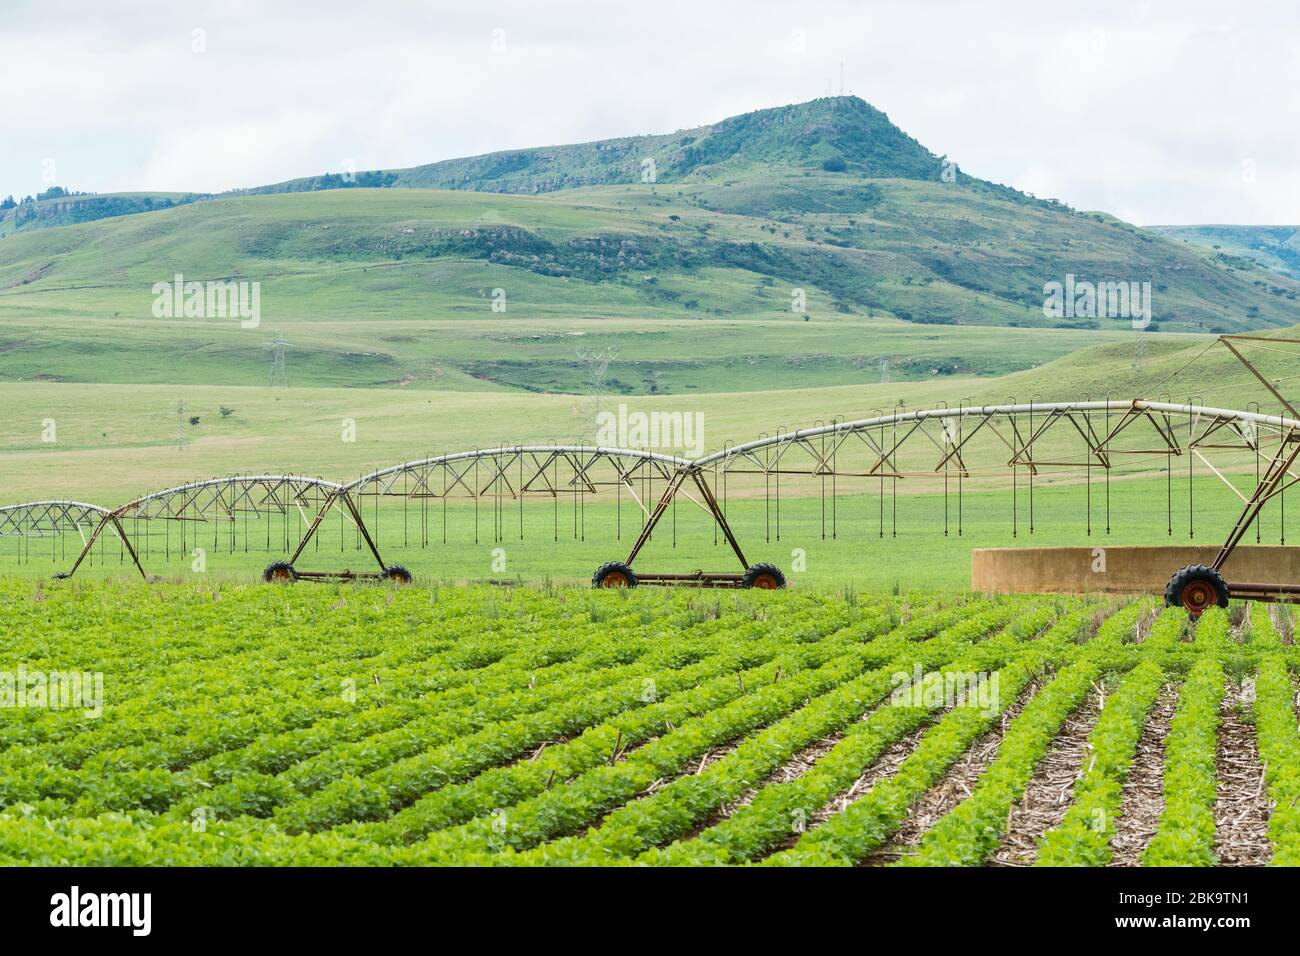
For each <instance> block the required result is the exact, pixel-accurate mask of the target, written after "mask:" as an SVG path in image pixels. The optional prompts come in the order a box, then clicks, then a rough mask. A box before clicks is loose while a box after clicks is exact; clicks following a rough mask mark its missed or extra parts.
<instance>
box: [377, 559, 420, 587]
mask: <svg viewBox="0 0 1300 956" xmlns="http://www.w3.org/2000/svg"><path fill="white" fill-rule="evenodd" d="M379 576H380V577H381V578H383V579H384V580H385V581H392V582H393V583H394V584H396V585H399V586H401V585H407V584H410V583H411V581H412V580H414V579H413V578H412V577H411V572H410V571H408V570H407V569H406V568H405V566H403V565H400V564H390V565H389V566H388V567H386V568H384V570H383V572H382V573H381V574H380V575H379Z"/></svg>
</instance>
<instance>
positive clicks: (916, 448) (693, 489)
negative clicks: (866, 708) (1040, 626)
mask: <svg viewBox="0 0 1300 956" xmlns="http://www.w3.org/2000/svg"><path fill="white" fill-rule="evenodd" d="M1288 407H1289V406H1288ZM1227 452H1231V453H1233V454H1237V455H1240V454H1242V453H1245V454H1247V455H1251V456H1253V457H1254V459H1255V461H1256V472H1257V479H1258V480H1257V482H1256V487H1255V489H1254V491H1253V492H1252V493H1250V494H1244V493H1243V492H1242V491H1240V490H1239V489H1238V488H1237V487H1236V486H1235V485H1234V484H1233V483H1232V482H1231V481H1230V480H1229V478H1228V477H1227V475H1226V473H1225V471H1226V468H1221V467H1220V466H1219V465H1216V464H1215V463H1214V461H1213V458H1214V456H1216V455H1217V454H1219V453H1227ZM1298 455H1300V417H1282V416H1277V415H1265V414H1261V413H1260V412H1258V411H1239V410H1233V409H1223V408H1215V407H1209V406H1203V405H1199V404H1192V403H1187V404H1175V403H1170V402H1164V401H1146V400H1142V399H1136V400H1131V401H1071V402H1052V403H1043V402H1031V403H1027V404H1026V403H1014V402H1012V403H1008V404H1002V405H982V406H956V407H947V406H940V407H937V408H932V409H924V410H917V411H906V410H904V409H902V408H898V409H895V410H894V411H892V412H884V411H882V412H880V413H879V414H877V415H874V416H872V417H870V418H865V419H859V420H854V421H833V422H830V423H828V424H822V425H817V426H814V427H811V428H804V429H799V430H796V431H790V432H785V431H778V432H777V433H776V434H774V435H770V436H765V437H762V438H759V439H756V440H754V441H751V442H747V443H744V444H741V445H736V446H732V447H728V448H726V449H724V450H722V451H718V452H715V453H713V454H710V455H705V456H703V457H701V458H697V459H687V458H679V457H675V456H672V455H665V454H658V453H654V452H649V451H643V450H637V449H626V448H610V447H602V446H585V445H517V446H504V447H499V448H492V449H479V450H473V451H465V452H459V453H456V454H450V455H441V456H436V457H429V458H422V459H418V460H414V461H408V462H404V463H401V464H397V465H393V466H391V467H388V468H384V469H381V470H379V471H375V472H372V473H371V474H367V475H363V476H361V477H359V478H358V479H356V480H354V481H351V482H347V483H340V482H333V481H327V480H325V479H322V478H312V477H306V476H295V475H251V476H231V477H226V478H216V479H211V480H207V481H199V482H193V483H190V484H185V485H180V486H177V487H174V488H168V489H164V490H162V491H157V492H154V493H152V494H148V495H145V496H144V497H141V498H138V499H135V500H134V501H131V502H128V503H127V504H125V505H122V506H120V507H118V508H115V509H107V508H103V507H100V506H97V505H88V504H82V503H78V502H71V501H45V502H33V503H28V504H22V505H11V506H9V507H6V508H0V536H5V535H43V534H54V533H62V532H66V531H72V530H75V531H77V532H78V533H80V534H81V536H82V538H83V540H84V547H83V548H82V551H81V553H80V555H79V556H78V558H77V560H76V563H74V564H73V566H72V568H71V569H70V570H69V571H68V572H65V573H64V574H63V575H61V576H63V577H66V576H70V575H71V574H73V573H74V572H75V571H76V570H77V568H78V567H79V566H80V565H81V563H82V561H83V560H84V559H85V557H86V556H87V555H88V554H89V553H90V551H91V549H92V548H93V547H94V545H95V542H96V540H97V539H98V538H100V536H101V535H102V534H103V533H104V532H105V531H106V530H109V529H111V530H112V531H113V532H114V533H116V535H117V536H119V537H120V538H121V539H122V541H123V543H124V545H125V546H126V550H127V551H128V552H129V553H130V555H131V558H132V560H133V562H134V563H135V565H136V567H137V569H139V571H140V573H141V575H145V570H144V567H143V564H142V562H141V558H140V556H139V554H138V552H137V549H136V548H135V547H134V546H133V545H132V541H131V538H132V535H131V534H130V533H128V531H127V528H126V524H127V523H131V524H132V525H133V526H136V525H138V523H139V522H146V523H148V522H153V521H168V522H183V523H187V524H189V525H191V526H197V525H208V526H209V527H215V528H217V529H218V531H217V532H214V533H219V530H220V528H222V527H225V528H226V529H228V530H229V533H230V534H231V535H232V536H233V533H234V524H235V523H236V522H237V521H239V520H241V519H243V520H248V519H250V518H251V519H259V518H268V517H274V516H281V517H282V518H283V519H284V527H285V528H286V532H285V534H286V536H287V535H288V531H287V528H288V522H289V519H290V517H292V518H293V519H294V520H295V521H297V522H301V524H300V526H301V527H303V528H305V530H304V531H303V532H302V534H301V537H300V538H299V540H298V544H297V548H296V550H294V551H292V553H291V557H289V559H288V563H289V564H290V565H292V564H293V562H295V561H297V560H298V559H299V557H300V556H301V555H302V553H303V551H304V549H305V548H306V547H307V545H308V543H309V542H310V541H311V540H312V538H313V536H314V535H315V534H316V533H317V531H318V530H319V528H320V526H321V524H322V522H323V521H324V520H325V518H326V517H327V516H328V515H329V514H330V513H331V512H337V513H339V514H341V515H342V516H343V518H344V520H345V521H347V522H350V523H351V524H353V525H355V528H356V531H357V534H358V536H359V538H360V540H361V541H364V543H365V545H366V547H367V549H368V550H369V552H370V554H371V556H372V557H373V558H374V560H375V562H376V564H377V565H378V567H379V573H380V574H382V573H383V572H384V571H385V570H386V567H387V566H386V565H385V563H384V560H383V558H382V556H381V553H380V549H379V546H378V544H377V541H376V535H372V532H371V529H370V527H369V526H368V525H367V522H366V520H365V518H364V510H365V508H364V504H365V501H366V500H367V499H373V500H374V502H375V504H376V511H375V514H376V521H377V515H378V508H377V505H378V501H379V500H380V499H384V498H387V499H394V500H395V499H401V500H403V501H407V502H425V501H429V500H442V501H444V502H445V501H447V500H449V499H457V498H460V499H467V500H474V501H476V502H479V501H485V500H489V501H491V502H492V503H493V506H494V510H493V514H494V519H495V520H496V521H497V522H503V521H504V520H505V507H506V503H507V502H512V503H517V505H518V507H519V509H520V519H519V520H520V526H521V529H522V521H523V518H522V508H523V502H524V501H525V500H526V499H549V500H552V501H555V502H557V503H558V501H559V500H560V499H561V498H568V497H570V496H572V497H573V498H575V499H579V498H585V496H588V495H593V496H594V495H598V494H602V493H604V494H608V493H610V492H611V491H612V492H613V493H615V494H617V495H619V496H621V495H623V494H627V495H628V497H629V499H630V500H631V501H633V502H634V503H635V505H636V506H637V508H638V509H639V510H640V511H641V513H642V515H643V525H642V528H641V531H640V534H639V536H638V538H637V540H636V542H635V544H634V545H633V547H632V550H631V552H630V554H629V555H628V558H627V562H626V563H627V565H629V566H630V565H631V564H632V562H633V561H634V560H635V559H636V557H637V556H638V554H639V553H640V552H641V550H642V548H643V547H644V545H645V544H646V542H647V541H648V540H649V539H650V536H651V534H652V532H653V531H654V529H655V527H656V525H657V524H658V523H659V522H660V520H661V519H662V518H663V516H664V514H665V512H666V511H667V510H668V508H669V507H670V506H671V505H672V504H673V503H674V502H675V501H676V500H677V499H678V497H679V496H680V497H681V498H682V499H684V500H686V501H688V502H690V503H692V504H695V505H697V506H698V507H700V508H701V509H703V510H704V511H705V512H706V513H708V514H709V515H710V516H711V518H712V519H713V521H714V522H716V526H717V528H718V529H719V530H720V531H721V533H722V534H723V536H724V537H725V538H726V541H727V543H728V544H729V546H730V547H731V549H732V550H733V552H734V553H735V555H736V558H737V559H738V560H739V562H740V565H741V567H742V568H745V567H747V565H748V562H747V559H746V557H745V554H744V552H743V550H742V548H741V545H740V543H739V541H738V540H737V538H736V535H735V534H734V533H733V530H732V528H731V526H730V525H729V524H728V522H727V516H726V507H725V504H721V503H720V502H719V498H718V495H717V494H716V492H715V489H718V488H721V489H723V496H724V500H725V488H726V485H727V482H728V481H729V480H748V481H750V482H756V483H758V484H759V485H761V486H762V487H763V488H764V490H765V493H767V492H770V489H771V487H772V485H773V484H775V486H776V488H777V493H778V495H779V489H780V481H781V479H782V478H783V477H787V476H800V477H804V478H811V479H818V480H820V481H822V482H823V483H825V482H826V481H830V482H831V484H832V496H833V495H834V494H835V483H836V482H837V481H839V480H841V479H877V480H879V481H880V482H882V487H883V482H885V481H889V482H891V484H893V485H894V486H895V487H896V483H897V481H898V480H904V479H909V478H922V477H927V478H931V479H935V478H938V479H942V480H943V482H944V485H943V487H944V491H945V496H946V494H947V487H948V481H949V480H950V479H952V480H955V481H956V482H957V483H958V493H959V494H960V488H961V483H962V482H964V481H965V480H968V479H972V478H977V477H980V476H994V475H996V476H1001V477H1002V478H1005V477H1007V476H1008V475H1010V476H1011V477H1012V480H1013V489H1014V488H1016V487H1017V485H1016V484H1015V482H1018V481H1019V480H1021V479H1020V476H1021V475H1024V476H1025V478H1026V479H1027V481H1028V482H1029V488H1030V495H1031V499H1030V500H1031V512H1030V513H1031V522H1032V487H1033V485H1032V482H1033V478H1034V476H1036V475H1038V474H1040V473H1042V472H1044V471H1046V470H1050V469H1069V470H1083V471H1085V472H1086V473H1087V474H1088V475H1089V480H1091V473H1092V470H1093V469H1097V470H1099V471H1100V472H1102V473H1103V474H1105V475H1106V476H1107V480H1109V474H1110V472H1111V470H1112V469H1114V468H1115V467H1117V463H1119V462H1120V461H1122V460H1124V458H1125V457H1128V458H1129V459H1130V460H1136V459H1151V458H1154V457H1160V458H1163V459H1165V461H1166V463H1167V466H1168V469H1169V471H1170V473H1171V474H1172V468H1173V461H1174V459H1181V460H1186V461H1187V462H1188V474H1189V476H1190V474H1191V466H1192V461H1193V459H1195V460H1196V461H1198V462H1200V463H1201V464H1202V465H1204V466H1205V468H1207V469H1208V470H1209V471H1211V472H1212V473H1213V474H1214V475H1215V476H1216V477H1218V478H1219V479H1220V480H1222V481H1223V482H1224V483H1225V484H1226V485H1227V486H1228V487H1229V488H1231V489H1232V491H1233V493H1234V494H1235V495H1237V496H1238V497H1239V498H1240V499H1241V501H1242V505H1243V508H1242V511H1241V514H1240V515H1239V517H1238V520H1237V522H1236V524H1235V525H1234V527H1233V529H1232V532H1231V533H1230V535H1229V538H1228V540H1227V541H1225V543H1224V546H1223V548H1222V549H1221V551H1220V555H1219V557H1218V559H1217V560H1216V562H1215V568H1216V569H1218V568H1219V567H1221V566H1222V564H1223V562H1224V561H1225V560H1226V559H1227V556H1228V555H1230V554H1231V552H1232V549H1233V548H1235V546H1236V544H1237V543H1238V542H1239V541H1240V540H1241V538H1242V536H1243V535H1244V534H1245V532H1246V530H1247V529H1248V528H1249V527H1250V525H1251V523H1252V522H1253V521H1254V519H1255V518H1256V517H1257V516H1258V514H1259V511H1260V509H1262V507H1263V506H1264V504H1265V503H1266V502H1267V501H1269V500H1270V499H1272V498H1273V497H1275V496H1277V495H1280V494H1282V493H1284V492H1285V490H1286V489H1287V488H1289V487H1290V486H1291V485H1293V484H1295V483H1296V481H1297V480H1300V476H1298V475H1297V474H1296V472H1295V471H1294V470H1293V466H1295V463H1296V458H1297V456H1298ZM1265 461H1266V462H1267V467H1263V468H1262V470H1261V464H1260V463H1262V462H1265ZM745 476H748V477H747V478H746V477H745ZM656 486H658V491H659V493H658V495H657V497H656V496H655V494H654V490H655V488H656ZM824 487H825V486H824V484H823V489H824ZM823 494H824V491H823ZM945 500H946V499H945ZM778 502H779V498H778ZM778 507H779V506H778ZM882 508H883V497H882ZM778 513H779V512H778ZM1090 520H1091V518H1090ZM223 523H224V525H223ZM476 526H477V525H476ZM86 529H90V532H91V533H90V535H89V537H87V536H86V534H85V531H86ZM778 534H779V531H778ZM267 538H268V547H269V544H270V521H268V522H267ZM287 550H288V549H287V548H286V551H287ZM345 573H346V574H348V575H351V572H345ZM371 576H374V575H371ZM653 577H654V578H656V579H662V580H663V581H667V580H669V579H692V580H695V581H697V582H699V583H708V582H709V581H711V582H712V583H726V584H730V583H736V582H737V581H738V580H739V579H740V575H736V574H716V575H704V576H701V575H700V574H699V573H697V574H695V575H655V576H653ZM706 579H708V580H707V581H706ZM1247 587H1255V586H1254V585H1251V586H1247ZM1260 587H1263V586H1260ZM1296 591H1297V592H1298V593H1300V587H1297V588H1296Z"/></svg>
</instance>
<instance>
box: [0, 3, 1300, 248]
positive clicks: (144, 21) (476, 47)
mask: <svg viewBox="0 0 1300 956" xmlns="http://www.w3.org/2000/svg"><path fill="white" fill-rule="evenodd" d="M272 7H274V9H272ZM841 61H843V63H844V86H845V90H846V91H847V92H852V93H854V94H856V95H858V96H861V97H862V98H863V99H865V100H867V101H868V102H869V103H871V104H873V105H874V106H876V107H878V108H879V109H882V110H884V111H885V112H886V113H888V114H889V116H890V118H891V119H892V120H893V121H894V122H895V123H897V124H898V125H899V126H901V127H902V128H903V129H904V130H906V131H907V132H908V133H910V134H911V135H913V136H915V137H916V138H917V139H919V140H920V141H921V142H922V143H924V144H925V145H926V146H927V147H929V148H930V149H932V150H934V151H935V152H937V153H941V154H947V155H949V156H950V157H952V158H953V159H956V160H957V161H958V163H959V164H960V166H961V167H962V168H963V169H964V170H965V171H967V172H969V173H971V174H973V175H977V176H982V177H985V178H988V179H993V180H996V181H999V182H1005V183H1008V184H1010V185H1013V186H1016V187H1018V188H1020V189H1024V190H1028V191H1030V192H1033V193H1035V194H1036V195H1039V196H1044V197H1055V198H1059V199H1061V200H1063V201H1065V202H1068V203H1069V204H1070V205H1072V206H1075V207H1077V208H1081V209H1104V210H1106V211H1108V212H1112V213H1114V214H1116V215H1118V216H1120V217H1122V218H1124V219H1127V220H1129V221H1132V222H1136V223H1139V224H1144V225H1146V224H1153V223H1209V222H1225V223H1287V224H1295V223H1300V4H1297V3H1296V2H1295V0H1276V2H1249V0H1236V2H1232V3H1228V2H1222V3H1219V4H1211V3H1206V2H1201V0H1180V2H1156V0H1151V2H1137V0H1133V2H1127V3H1125V2H1113V3H1112V2H1105V0H1097V2H1070V3H1066V2H1053V0H1037V2H1023V3H1022V2H1013V0H987V2H984V3H962V2H945V0H904V2H874V0H872V2H862V3H847V2H830V0H803V2H800V3H794V2H790V3H765V2H762V0H743V2H721V0H719V2H710V0H693V2H675V0H660V2H653V3H651V2H637V0H623V2H599V3H598V2H594V0H590V2H554V0H553V2H537V3H531V4H528V3H509V2H496V0H460V2H441V0H439V2H426V3H396V2H394V3H386V2H381V0H369V2H365V3H361V2H351V0H350V2H346V3H342V2H334V0H314V2H311V3H289V2H282V3H276V4H271V3H253V2H238V0H213V2H188V3H187V2H184V0H179V2H176V0H172V2H149V0H138V2H132V3H114V2H112V0H100V2H94V0H83V2H59V0H34V2H30V3H29V2H24V0H17V2H15V0H5V2H4V4H3V9H2V10H0V195H3V194H5V193H10V192H12V193H15V194H17V195H19V196H21V195H23V194H26V193H35V192H38V191H40V190H41V189H43V188H45V187H46V186H47V185H49V184H50V183H51V182H55V183H58V184H59V185H63V186H67V187H70V188H74V189H79V190H90V191H97V192H109V191H118V190H133V189H151V190H155V189H156V190H198V191H205V192H207V191H218V190H224V189H229V188H232V187H238V186H253V185H259V184H264V183H269V182H275V181H278V180H283V179H289V178H293V177H296V176H303V175H310V174H315V173H320V172H325V171H329V170H339V169H342V168H346V166H347V165H348V164H354V165H355V168H357V169H369V168H375V167H401V166H412V165H418V164H421V163H428V162H433V161H435V160H439V159H448V158H451V157H456V156H465V155H472V154H476V153H484V152H490V151H493V150H498V149H511V148H517V147H526V146H538V145H547V144H557V143H569V142H581V141H586V140H593V139H602V138H605V137H611V136H624V135H633V134H638V133H660V132H671V131H673V130H676V129H682V128H686V127H690V126H696V125H700V124H703V123H708V122H710V121H714V120H718V119H722V118H724V117H726V116H730V115H734V114H736V113H742V112H746V111H748V110H753V109H759V108H762V107H767V106H777V105H781V104H785V103H792V102H799V101H802V100H807V99H812V98H814V97H816V96H821V95H825V94H826V92H827V90H828V89H830V90H832V91H833V92H838V91H839V88H840V62H841Z"/></svg>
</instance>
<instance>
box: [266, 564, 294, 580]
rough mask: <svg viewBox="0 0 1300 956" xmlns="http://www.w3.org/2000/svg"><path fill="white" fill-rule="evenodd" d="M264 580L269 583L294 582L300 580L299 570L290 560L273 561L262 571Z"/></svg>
mask: <svg viewBox="0 0 1300 956" xmlns="http://www.w3.org/2000/svg"><path fill="white" fill-rule="evenodd" d="M262 580H263V581H265V582H266V583H267V584H293V583H294V582H295V581H297V580H298V572H297V571H295V570H294V569H293V565H292V564H290V563H289V562H288V561H272V562H271V563H270V564H268V565H267V566H266V570H265V571H263V572H262Z"/></svg>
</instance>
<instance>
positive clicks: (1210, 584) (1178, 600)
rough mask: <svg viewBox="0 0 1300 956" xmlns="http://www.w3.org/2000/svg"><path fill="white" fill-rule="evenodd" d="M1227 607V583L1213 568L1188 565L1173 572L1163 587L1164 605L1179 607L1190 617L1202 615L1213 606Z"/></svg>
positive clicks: (1202, 565)
mask: <svg viewBox="0 0 1300 956" xmlns="http://www.w3.org/2000/svg"><path fill="white" fill-rule="evenodd" d="M1215 604H1217V605H1218V606H1219V607H1227V606H1228V582H1226V581H1225V580H1223V575H1222V574H1220V573H1219V572H1218V571H1216V570H1214V568H1211V567H1209V566H1208V565H1204V564H1189V565H1188V566H1187V567H1185V568H1183V569H1182V570H1179V571H1175V572H1174V576H1173V577H1171V578H1170V579H1169V584H1168V585H1166V586H1165V605H1166V606H1167V607H1181V608H1185V609H1186V610H1187V613H1188V614H1190V615H1191V616H1192V617H1194V618H1197V617H1200V616H1201V615H1202V614H1204V613H1205V612H1206V611H1207V610H1209V609H1210V607H1212V606H1213V605H1215Z"/></svg>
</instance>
